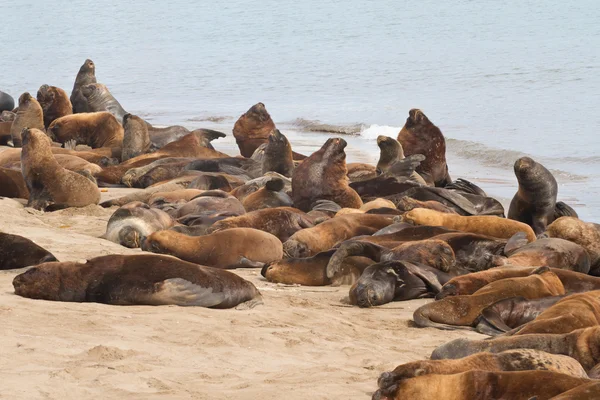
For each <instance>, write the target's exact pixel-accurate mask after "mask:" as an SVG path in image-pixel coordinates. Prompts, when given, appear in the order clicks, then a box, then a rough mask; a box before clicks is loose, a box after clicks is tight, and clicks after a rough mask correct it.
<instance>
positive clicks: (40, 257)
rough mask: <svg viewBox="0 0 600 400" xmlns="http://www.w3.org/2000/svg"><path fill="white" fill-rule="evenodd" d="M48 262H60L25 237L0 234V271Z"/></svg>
mask: <svg viewBox="0 0 600 400" xmlns="http://www.w3.org/2000/svg"><path fill="white" fill-rule="evenodd" d="M48 261H58V260H57V259H56V257H54V255H52V253H50V252H49V251H48V250H46V249H44V248H42V247H40V246H38V245H37V244H35V243H33V242H32V241H31V240H29V239H27V238H25V237H23V236H19V235H11V234H10V233H4V232H0V270H5V269H16V268H24V267H29V266H31V265H37V264H41V263H45V262H48Z"/></svg>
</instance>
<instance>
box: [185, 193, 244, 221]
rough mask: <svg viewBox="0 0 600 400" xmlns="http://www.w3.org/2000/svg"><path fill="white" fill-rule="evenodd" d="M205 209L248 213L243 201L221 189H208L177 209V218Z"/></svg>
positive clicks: (240, 213) (214, 211) (239, 213)
mask: <svg viewBox="0 0 600 400" xmlns="http://www.w3.org/2000/svg"><path fill="white" fill-rule="evenodd" d="M203 211H211V212H213V213H216V212H222V211H229V212H234V213H237V214H238V215H242V214H245V213H246V210H245V209H244V206H243V205H242V203H241V202H240V201H239V200H238V199H236V198H235V197H233V196H231V195H230V194H228V193H225V192H223V191H221V190H207V191H205V192H202V194H200V195H198V196H197V197H194V198H193V199H192V200H190V201H189V202H187V203H186V204H184V205H183V206H181V207H180V208H179V209H177V214H176V217H177V218H181V217H183V216H185V215H191V214H198V213H200V212H203Z"/></svg>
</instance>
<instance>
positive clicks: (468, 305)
mask: <svg viewBox="0 0 600 400" xmlns="http://www.w3.org/2000/svg"><path fill="white" fill-rule="evenodd" d="M564 294H565V290H564V286H563V284H562V282H561V281H560V279H559V278H558V276H556V274H554V273H553V272H552V271H550V269H549V268H547V267H541V268H538V269H537V270H535V271H534V272H532V273H531V275H529V276H526V277H522V278H507V279H502V280H500V281H496V282H492V283H490V284H489V285H487V286H484V287H483V288H481V289H479V290H478V291H476V292H475V293H473V294H472V295H469V296H453V297H446V298H444V299H442V300H439V301H436V302H433V303H429V304H425V305H424V306H422V307H419V308H418V309H417V310H416V311H415V313H414V315H413V319H414V321H415V324H416V325H417V326H420V327H434V328H439V329H465V328H466V329H473V328H472V326H474V325H475V324H476V323H477V319H478V317H479V315H480V314H481V312H482V310H483V309H484V308H486V307H489V306H490V305H492V304H494V303H495V302H497V301H499V300H503V299H507V298H511V297H517V296H522V297H524V298H526V299H539V298H542V297H549V296H560V295H564Z"/></svg>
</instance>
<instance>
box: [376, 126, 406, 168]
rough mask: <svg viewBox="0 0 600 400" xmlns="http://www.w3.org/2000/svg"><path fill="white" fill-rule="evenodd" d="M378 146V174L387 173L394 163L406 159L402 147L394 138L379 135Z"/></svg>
mask: <svg viewBox="0 0 600 400" xmlns="http://www.w3.org/2000/svg"><path fill="white" fill-rule="evenodd" d="M377 146H379V162H378V163H377V170H378V171H377V172H378V174H381V173H383V172H386V169H387V168H388V167H389V165H390V164H391V163H393V162H394V161H396V160H398V159H402V158H404V150H403V149H402V145H401V144H400V142H398V141H397V140H396V139H394V138H391V137H389V136H383V135H379V136H377Z"/></svg>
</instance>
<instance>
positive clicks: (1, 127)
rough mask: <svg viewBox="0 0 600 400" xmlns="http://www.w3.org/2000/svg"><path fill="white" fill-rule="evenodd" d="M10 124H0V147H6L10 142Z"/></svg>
mask: <svg viewBox="0 0 600 400" xmlns="http://www.w3.org/2000/svg"><path fill="white" fill-rule="evenodd" d="M12 124H13V123H12V121H9V122H0V146H7V145H8V144H9V143H10V142H12V136H11V134H10V129H11V127H12Z"/></svg>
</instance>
